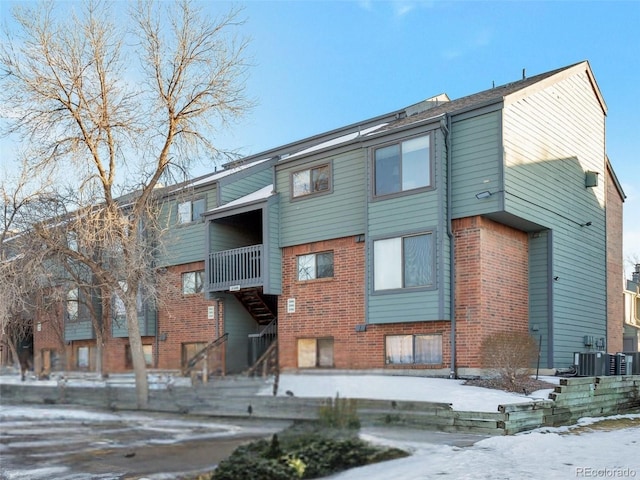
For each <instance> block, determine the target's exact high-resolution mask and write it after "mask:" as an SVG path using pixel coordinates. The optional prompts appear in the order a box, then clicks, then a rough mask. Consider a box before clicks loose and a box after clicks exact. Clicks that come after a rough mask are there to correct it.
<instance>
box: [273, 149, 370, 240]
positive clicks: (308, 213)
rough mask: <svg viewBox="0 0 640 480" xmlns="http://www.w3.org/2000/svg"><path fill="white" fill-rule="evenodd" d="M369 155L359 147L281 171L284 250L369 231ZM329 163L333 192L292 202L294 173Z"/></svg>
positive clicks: (289, 165)
mask: <svg viewBox="0 0 640 480" xmlns="http://www.w3.org/2000/svg"><path fill="white" fill-rule="evenodd" d="M365 152H366V151H365V150H364V149H361V148H358V149H356V150H351V151H349V152H346V153H342V154H339V155H336V156H332V157H327V158H326V159H324V160H319V161H314V162H312V163H289V164H286V165H284V166H280V167H278V168H277V175H276V178H277V180H276V183H277V191H278V192H279V194H280V226H281V237H280V239H281V244H280V246H281V247H286V246H291V245H300V244H303V243H309V242H315V241H320V240H328V239H331V238H341V237H346V236H349V235H356V234H360V233H363V232H364V231H365V204H366V198H367V192H366V181H365V177H366V170H365V168H366V167H365V163H366V157H365ZM327 162H331V164H332V178H331V181H332V191H331V192H330V193H324V194H320V195H309V197H308V198H302V199H296V200H292V199H291V186H290V183H291V180H290V176H291V173H292V172H295V171H299V170H303V169H304V168H307V167H312V166H315V165H321V164H323V163H327Z"/></svg>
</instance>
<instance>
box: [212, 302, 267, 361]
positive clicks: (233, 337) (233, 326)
mask: <svg viewBox="0 0 640 480" xmlns="http://www.w3.org/2000/svg"><path fill="white" fill-rule="evenodd" d="M216 296H218V297H220V298H222V299H223V301H224V332H225V333H228V334H229V337H228V339H227V350H226V352H227V357H226V363H227V373H241V372H243V371H244V370H246V369H247V368H249V334H250V333H258V331H259V330H258V324H257V323H256V322H255V320H254V319H253V318H252V317H251V315H249V312H247V311H246V309H245V308H244V307H243V306H242V305H241V304H240V302H238V300H236V298H235V297H234V296H233V295H227V294H220V295H216Z"/></svg>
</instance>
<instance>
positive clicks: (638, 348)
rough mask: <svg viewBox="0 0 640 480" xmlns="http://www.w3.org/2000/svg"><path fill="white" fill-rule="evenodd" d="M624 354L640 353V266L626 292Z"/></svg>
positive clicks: (637, 267)
mask: <svg viewBox="0 0 640 480" xmlns="http://www.w3.org/2000/svg"><path fill="white" fill-rule="evenodd" d="M623 351H624V352H640V264H636V266H635V271H634V272H633V274H632V277H631V280H627V285H626V289H625V291H624V346H623Z"/></svg>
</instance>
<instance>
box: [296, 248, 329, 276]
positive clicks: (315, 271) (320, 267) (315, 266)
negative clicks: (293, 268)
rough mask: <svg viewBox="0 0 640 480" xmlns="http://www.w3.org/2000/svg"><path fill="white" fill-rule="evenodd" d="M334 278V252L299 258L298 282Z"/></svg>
mask: <svg viewBox="0 0 640 480" xmlns="http://www.w3.org/2000/svg"><path fill="white" fill-rule="evenodd" d="M330 277H333V252H323V253H312V254H310V255H300V256H299V257H298V280H313V279H316V278H330Z"/></svg>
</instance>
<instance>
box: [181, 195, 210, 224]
mask: <svg viewBox="0 0 640 480" xmlns="http://www.w3.org/2000/svg"><path fill="white" fill-rule="evenodd" d="M204 211H205V199H204V198H199V199H197V200H189V201H187V202H181V203H178V223H192V222H197V221H198V220H200V216H201V215H202V214H203V213H204Z"/></svg>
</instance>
